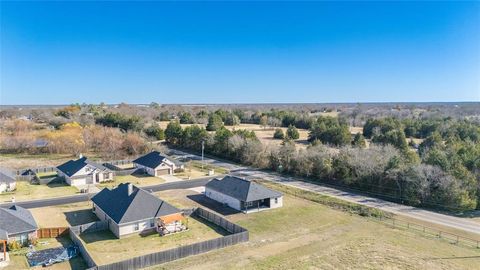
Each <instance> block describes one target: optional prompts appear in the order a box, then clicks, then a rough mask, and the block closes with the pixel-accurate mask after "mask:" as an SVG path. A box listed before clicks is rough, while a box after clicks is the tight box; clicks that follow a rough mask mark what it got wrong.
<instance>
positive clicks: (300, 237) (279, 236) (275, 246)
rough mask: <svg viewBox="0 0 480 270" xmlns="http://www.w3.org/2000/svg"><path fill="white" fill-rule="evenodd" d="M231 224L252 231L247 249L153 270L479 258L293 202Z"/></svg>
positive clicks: (464, 264)
mask: <svg viewBox="0 0 480 270" xmlns="http://www.w3.org/2000/svg"><path fill="white" fill-rule="evenodd" d="M160 195H163V196H165V197H167V196H174V193H169V194H167V193H163V194H160ZM184 195H185V194H184ZM179 196H180V195H179ZM188 200H189V199H188V198H187V199H177V200H176V203H177V205H178V204H182V202H183V203H185V205H184V206H191V205H192V203H189V202H188ZM227 218H228V219H229V220H231V221H233V222H236V223H238V224H240V225H242V226H244V227H245V228H247V229H248V230H249V231H250V241H249V242H248V243H245V244H240V245H236V246H233V247H229V248H225V249H221V250H217V251H213V252H209V253H207V254H202V255H198V256H193V257H189V258H185V259H181V260H178V261H175V262H171V263H167V264H164V265H159V266H156V267H152V268H150V269H208V270H211V269H475V268H476V267H477V266H478V261H479V258H480V250H476V249H471V248H465V247H462V246H456V245H452V244H450V243H448V242H446V241H443V240H439V239H437V238H434V237H428V236H423V235H421V234H419V233H416V232H411V231H405V230H401V229H393V228H391V227H388V226H386V225H384V224H382V223H377V222H375V221H373V220H372V219H369V218H364V217H360V216H357V215H351V214H348V213H345V212H341V211H338V210H333V209H330V208H327V207H326V206H323V205H321V204H317V203H314V202H311V201H307V200H304V199H299V198H295V197H291V196H285V198H284V207H282V208H280V209H274V210H270V211H263V212H260V213H253V214H248V215H245V214H235V215H230V216H228V217H227Z"/></svg>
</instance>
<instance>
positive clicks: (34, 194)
mask: <svg viewBox="0 0 480 270" xmlns="http://www.w3.org/2000/svg"><path fill="white" fill-rule="evenodd" d="M16 186H17V189H16V190H15V191H13V192H8V193H3V194H0V202H10V201H11V200H12V197H14V198H15V200H16V201H27V200H35V199H44V198H52V197H61V196H68V195H74V194H76V193H78V192H79V191H78V189H77V188H75V187H72V186H69V185H67V184H65V183H58V182H56V183H52V184H47V185H31V184H30V183H28V182H26V181H17V185H16Z"/></svg>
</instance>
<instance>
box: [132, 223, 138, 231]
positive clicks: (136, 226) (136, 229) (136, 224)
mask: <svg viewBox="0 0 480 270" xmlns="http://www.w3.org/2000/svg"><path fill="white" fill-rule="evenodd" d="M133 230H134V231H138V223H135V227H134V228H133Z"/></svg>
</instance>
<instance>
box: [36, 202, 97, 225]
mask: <svg viewBox="0 0 480 270" xmlns="http://www.w3.org/2000/svg"><path fill="white" fill-rule="evenodd" d="M30 211H31V212H32V215H33V217H34V218H35V221H36V222H37V224H38V226H40V227H41V228H48V227H68V226H76V225H80V224H85V223H89V222H93V221H96V220H97V217H96V216H95V214H93V213H92V203H91V202H78V203H71V204H63V205H56V206H48V207H40V208H33V209H30Z"/></svg>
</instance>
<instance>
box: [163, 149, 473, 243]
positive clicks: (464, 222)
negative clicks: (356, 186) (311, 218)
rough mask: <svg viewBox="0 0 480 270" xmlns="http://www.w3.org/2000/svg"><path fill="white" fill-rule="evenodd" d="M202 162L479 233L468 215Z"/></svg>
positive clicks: (225, 164)
mask: <svg viewBox="0 0 480 270" xmlns="http://www.w3.org/2000/svg"><path fill="white" fill-rule="evenodd" d="M172 152H173V153H175V155H176V156H183V157H188V158H191V159H195V160H201V157H200V156H197V155H193V154H190V153H186V152H182V151H179V150H172ZM204 162H205V163H207V164H212V165H215V166H220V167H224V168H227V169H228V170H230V172H231V174H234V175H238V176H242V177H245V178H247V179H263V180H268V181H274V182H277V183H280V184H284V185H288V186H292V187H296V188H301V189H304V190H309V191H314V192H317V193H319V194H324V195H328V196H332V197H336V198H339V199H342V200H345V201H349V202H353V203H357V204H361V205H366V206H370V207H374V208H378V209H381V210H383V211H386V212H390V213H393V214H396V215H402V216H406V217H410V218H413V219H417V220H421V221H425V222H429V223H432V224H437V225H441V226H445V227H450V228H454V229H458V230H462V231H465V232H470V233H475V234H479V235H480V223H478V222H475V221H472V220H469V219H468V218H462V217H455V216H449V215H445V214H440V213H437V212H433V211H429V210H425V209H421V208H416V207H412V206H406V205H403V204H398V203H394V202H389V201H386V200H382V199H378V198H374V197H369V196H366V195H363V194H358V193H355V192H353V191H344V190H340V189H336V188H335V187H332V186H325V185H320V184H312V183H308V182H305V181H301V180H302V179H301V178H298V177H285V176H282V175H279V174H277V173H273V172H264V171H259V170H256V169H253V168H250V167H245V166H240V165H236V164H232V163H229V162H224V161H219V160H214V159H211V158H205V159H204Z"/></svg>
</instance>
